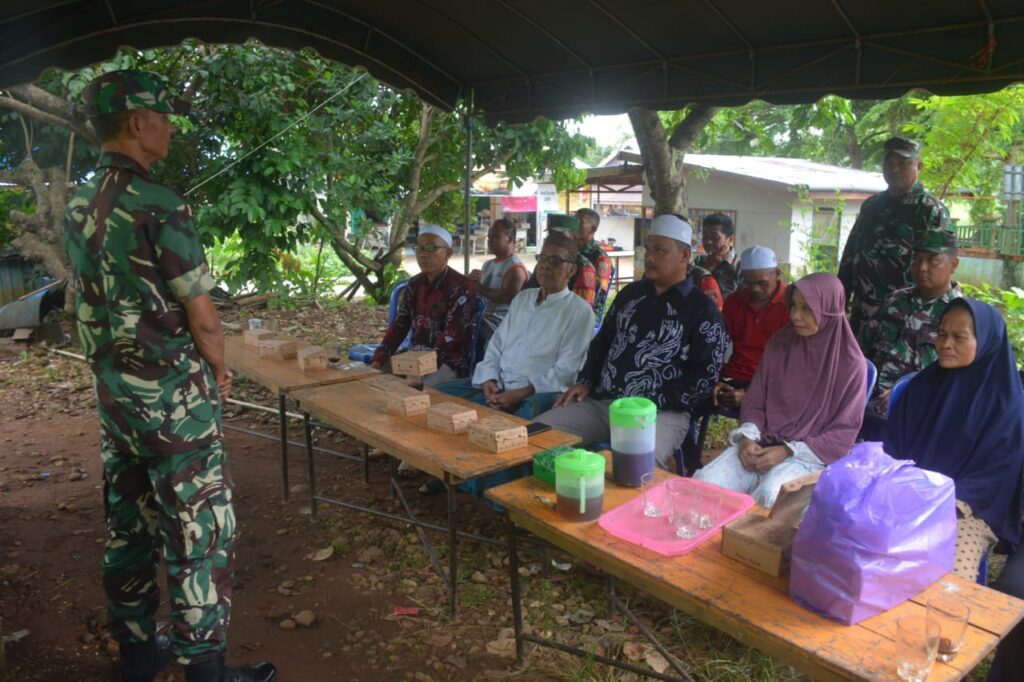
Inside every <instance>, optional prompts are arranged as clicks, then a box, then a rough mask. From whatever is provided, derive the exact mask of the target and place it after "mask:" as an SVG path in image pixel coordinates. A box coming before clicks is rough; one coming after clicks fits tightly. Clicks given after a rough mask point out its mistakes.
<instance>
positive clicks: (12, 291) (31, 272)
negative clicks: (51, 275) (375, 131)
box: [0, 251, 41, 305]
mask: <svg viewBox="0 0 1024 682" xmlns="http://www.w3.org/2000/svg"><path fill="white" fill-rule="evenodd" d="M39 286H41V284H40V273H39V272H38V271H37V270H36V268H35V266H34V265H33V264H32V263H29V262H28V261H26V260H24V259H23V258H22V257H21V256H19V255H18V254H16V253H13V252H11V251H0V305H6V304H7V303H10V302H11V301H13V300H15V299H18V298H21V297H22V296H24V295H25V294H27V293H28V292H30V291H33V290H35V289H38V288H39Z"/></svg>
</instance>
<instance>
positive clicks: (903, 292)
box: [857, 282, 964, 391]
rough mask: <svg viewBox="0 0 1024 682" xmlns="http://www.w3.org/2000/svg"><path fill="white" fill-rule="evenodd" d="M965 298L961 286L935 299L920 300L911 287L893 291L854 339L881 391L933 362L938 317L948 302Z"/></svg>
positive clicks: (953, 287) (954, 286) (954, 283)
mask: <svg viewBox="0 0 1024 682" xmlns="http://www.w3.org/2000/svg"><path fill="white" fill-rule="evenodd" d="M963 295H964V293H963V291H961V290H960V285H959V284H957V283H956V282H953V286H952V288H951V289H950V290H949V291H947V292H946V293H945V294H943V295H942V296H940V297H938V298H932V299H926V298H922V297H921V296H920V295H919V294H918V293H917V290H916V289H915V288H914V287H908V288H906V289H898V290H896V291H894V292H893V293H892V294H891V295H890V296H889V298H888V299H886V301H885V304H884V305H883V306H882V309H881V311H880V312H879V314H878V315H876V316H875V317H873V318H871V319H870V320H868V321H867V323H865V324H864V325H863V326H862V327H861V332H860V334H859V335H858V336H857V342H858V343H859V344H860V347H861V349H863V351H864V355H865V356H867V357H868V358H870V359H871V361H872V362H873V363H875V367H877V368H878V383H877V387H878V390H880V391H885V390H888V389H890V388H892V386H893V384H895V383H896V381H897V380H898V379H899V378H900V377H901V376H903V375H904V374H909V373H910V372H918V371H920V370H922V369H924V368H925V367H927V366H928V365H930V364H932V363H933V362H935V360H936V358H937V357H938V355H937V353H936V352H935V335H936V333H937V332H938V328H939V318H940V317H941V316H942V313H944V312H945V311H946V307H947V306H949V302H950V301H952V300H953V299H955V298H960V297H962V296H963Z"/></svg>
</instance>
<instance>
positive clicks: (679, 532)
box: [669, 486, 700, 540]
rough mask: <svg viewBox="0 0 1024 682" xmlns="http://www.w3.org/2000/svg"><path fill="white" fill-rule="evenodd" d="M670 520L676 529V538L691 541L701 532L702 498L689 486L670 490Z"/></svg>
mask: <svg viewBox="0 0 1024 682" xmlns="http://www.w3.org/2000/svg"><path fill="white" fill-rule="evenodd" d="M669 494H670V496H671V498H672V501H671V505H672V506H671V510H672V511H671V516H670V520H671V521H672V525H673V526H674V527H675V529H676V537H679V538H682V539H684V540H690V539H693V538H695V537H697V533H698V532H699V530H700V497H699V496H698V495H697V494H696V491H694V490H693V489H691V488H690V487H689V486H682V487H677V488H676V489H673V490H670V491H669Z"/></svg>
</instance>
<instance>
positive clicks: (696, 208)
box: [573, 150, 885, 273]
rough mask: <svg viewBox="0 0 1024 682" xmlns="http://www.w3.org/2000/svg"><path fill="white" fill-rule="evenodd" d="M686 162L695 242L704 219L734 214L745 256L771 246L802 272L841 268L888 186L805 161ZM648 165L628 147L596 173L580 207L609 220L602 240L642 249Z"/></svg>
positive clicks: (693, 158)
mask: <svg viewBox="0 0 1024 682" xmlns="http://www.w3.org/2000/svg"><path fill="white" fill-rule="evenodd" d="M684 161H685V163H684V172H685V174H686V180H687V182H686V191H687V206H688V209H689V213H690V219H691V222H693V226H694V232H695V235H694V241H695V243H696V244H699V236H698V235H697V234H696V233H697V232H698V231H699V229H700V221H701V219H702V218H703V217H704V216H706V215H708V214H710V213H719V212H720V213H726V214H728V215H730V216H731V217H732V218H733V220H734V221H735V222H736V249H737V251H742V250H743V249H745V248H747V247H748V246H753V245H755V244H758V245H761V246H768V247H770V248H772V249H773V250H774V251H775V253H776V255H777V256H778V258H779V261H780V262H781V263H786V264H788V265H789V266H790V267H791V269H792V271H793V272H794V273H800V272H804V271H811V270H815V269H820V268H823V267H834V265H832V264H834V263H835V262H836V261H837V260H838V257H839V254H840V253H841V252H842V246H843V245H844V244H845V243H846V237H847V235H848V234H849V231H850V227H852V226H853V222H854V220H855V219H856V217H857V214H858V213H859V212H860V207H861V204H863V202H864V200H865V199H867V198H868V197H869V196H871V195H872V194H875V193H876V192H881V191H883V190H884V189H885V181H884V180H883V179H882V174H881V173H871V172H867V171H861V170H854V169H850V168H841V167H838V166H830V165H827V164H823V163H815V162H813V161H805V160H803V159H787V158H777V157H755V156H724V155H717V154H687V155H686V157H685V159H684ZM642 162H643V160H642V158H641V157H640V155H639V154H637V153H636V152H634V151H631V150H622V151H619V152H617V153H615V154H613V155H611V156H610V157H609V158H607V159H605V161H603V162H602V164H601V165H600V166H599V167H597V168H593V169H591V170H590V172H589V174H588V178H587V191H586V192H585V194H588V195H589V196H587V197H584V196H580V197H579V200H580V201H579V203H585V204H587V205H592V206H594V207H595V208H596V209H598V210H599V211H600V212H601V213H602V214H603V215H604V216H605V217H603V218H602V220H601V225H600V227H599V228H598V233H597V238H598V239H603V240H607V239H608V238H613V239H615V243H616V245H617V246H621V247H624V248H626V249H630V248H632V247H633V246H634V245H635V243H634V224H635V220H636V218H639V217H641V216H648V217H650V215H651V213H652V211H653V206H654V202H653V200H651V197H650V194H649V193H648V192H647V188H646V185H645V184H644V183H643V175H642ZM581 194H584V193H583V192H581ZM573 203H576V202H573Z"/></svg>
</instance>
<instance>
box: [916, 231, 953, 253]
mask: <svg viewBox="0 0 1024 682" xmlns="http://www.w3.org/2000/svg"><path fill="white" fill-rule="evenodd" d="M914 250H915V251H930V252H931V253H953V252H955V251H956V232H952V231H950V230H925V231H924V232H921V233H920V234H918V235H917V237H916V238H915V239H914Z"/></svg>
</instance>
